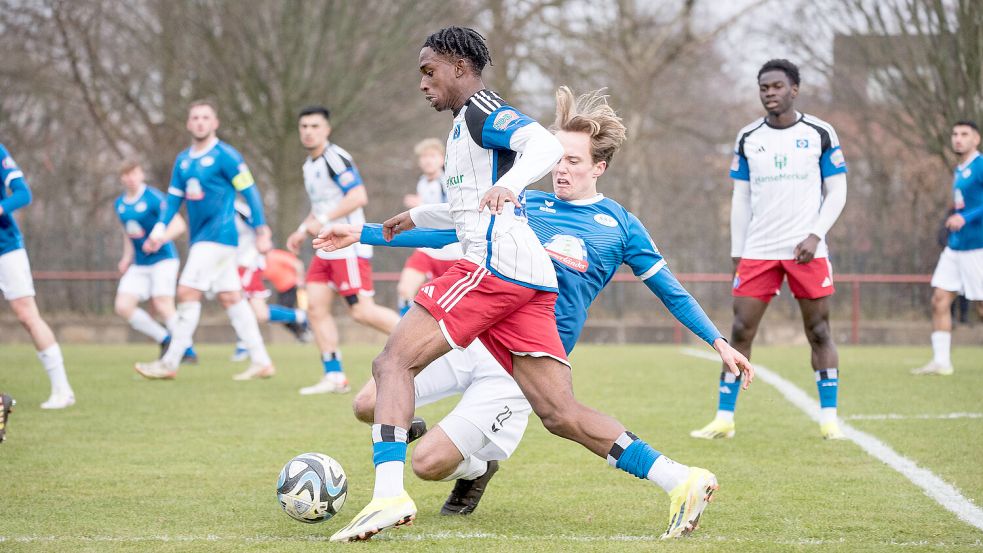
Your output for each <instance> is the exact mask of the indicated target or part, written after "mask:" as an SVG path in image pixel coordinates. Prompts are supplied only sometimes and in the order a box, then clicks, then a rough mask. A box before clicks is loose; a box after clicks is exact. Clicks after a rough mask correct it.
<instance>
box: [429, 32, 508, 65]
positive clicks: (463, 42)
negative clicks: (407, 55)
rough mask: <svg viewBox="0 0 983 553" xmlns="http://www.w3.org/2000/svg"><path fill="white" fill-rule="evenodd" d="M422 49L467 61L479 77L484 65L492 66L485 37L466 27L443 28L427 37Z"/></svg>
mask: <svg viewBox="0 0 983 553" xmlns="http://www.w3.org/2000/svg"><path fill="white" fill-rule="evenodd" d="M423 47H424V48H430V49H431V50H433V51H434V52H436V53H438V54H440V55H442V56H453V57H458V58H464V59H466V60H468V63H470V64H471V68H472V69H473V70H474V73H475V75H479V76H480V75H481V71H482V69H484V68H485V65H492V62H491V54H490V53H489V52H488V45H487V44H486V43H485V37H483V36H481V35H480V34H479V33H478V31H475V30H474V29H471V28H468V27H445V28H443V29H441V30H439V31H437V32H436V33H434V34H432V35H430V36H428V37H427V40H426V41H424V43H423Z"/></svg>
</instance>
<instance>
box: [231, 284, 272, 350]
mask: <svg viewBox="0 0 983 553" xmlns="http://www.w3.org/2000/svg"><path fill="white" fill-rule="evenodd" d="M225 312H226V313H228V314H229V321H231V322H232V328H234V329H235V331H236V334H237V335H238V336H239V339H240V340H242V343H243V344H244V345H245V346H246V350H248V351H249V358H250V359H251V360H252V362H253V363H256V364H257V365H264V366H265V365H272V364H273V361H272V360H271V359H270V354H268V353H266V345H265V344H264V343H263V335H262V334H260V332H259V323H257V322H256V314H255V313H253V310H252V308H251V307H249V303H248V302H247V301H246V300H240V301H239V303H237V304H235V305H233V306H231V307H229V308H228V309H226V310H225Z"/></svg>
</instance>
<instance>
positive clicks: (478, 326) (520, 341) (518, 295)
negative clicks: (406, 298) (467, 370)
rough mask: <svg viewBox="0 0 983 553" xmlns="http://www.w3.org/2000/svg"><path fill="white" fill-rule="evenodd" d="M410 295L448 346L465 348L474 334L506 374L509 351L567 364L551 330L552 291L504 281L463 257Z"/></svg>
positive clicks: (553, 328) (553, 318) (553, 320)
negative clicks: (434, 325) (432, 321)
mask: <svg viewBox="0 0 983 553" xmlns="http://www.w3.org/2000/svg"><path fill="white" fill-rule="evenodd" d="M415 301H416V303H418V304H420V306H421V307H423V308H424V309H426V310H427V311H429V312H430V314H431V315H433V318H434V319H437V323H438V324H439V325H440V329H441V331H443V333H444V337H445V338H446V339H447V342H448V343H449V344H450V345H451V346H453V347H455V348H458V349H461V348H465V347H467V346H468V345H469V344H471V342H473V341H474V339H475V338H478V339H480V340H481V343H482V344H484V345H485V347H487V348H488V351H489V352H490V353H491V354H492V356H493V357H494V358H495V360H496V361H498V362H499V364H501V365H502V367H504V368H505V370H506V371H508V372H509V374H512V355H513V354H515V355H529V356H533V357H546V356H548V357H552V358H554V359H556V360H558V361H560V362H562V363H563V364H565V365H569V363H568V362H567V354H566V352H565V351H564V350H563V343H562V342H560V334H559V333H558V332H557V330H556V313H555V311H554V309H555V304H556V293H555V292H546V291H543V290H535V289H533V288H527V287H525V286H519V285H518V284H512V283H511V282H506V281H504V280H502V279H500V278H498V277H496V276H495V275H493V274H492V273H491V271H489V270H488V269H486V268H484V267H478V266H477V265H475V264H474V263H471V262H470V261H465V260H463V259H462V260H460V261H458V262H457V263H455V264H454V266H453V267H451V268H450V269H449V270H448V271H447V272H446V273H444V274H443V276H440V277H438V278H436V279H434V280H433V281H432V282H429V283H427V284H425V285H424V286H423V287H422V288H420V291H419V292H418V293H417V295H416V298H415Z"/></svg>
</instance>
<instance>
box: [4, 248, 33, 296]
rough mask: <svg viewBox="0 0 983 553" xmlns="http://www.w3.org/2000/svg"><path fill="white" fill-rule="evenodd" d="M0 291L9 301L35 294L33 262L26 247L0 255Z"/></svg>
mask: <svg viewBox="0 0 983 553" xmlns="http://www.w3.org/2000/svg"><path fill="white" fill-rule="evenodd" d="M0 292H3V298H4V299H5V300H7V301H11V300H16V299H18V298H26V297H33V296H34V278H33V277H31V262H30V261H28V260H27V250H25V249H24V248H20V249H17V250H14V251H12V252H7V253H5V254H3V255H0Z"/></svg>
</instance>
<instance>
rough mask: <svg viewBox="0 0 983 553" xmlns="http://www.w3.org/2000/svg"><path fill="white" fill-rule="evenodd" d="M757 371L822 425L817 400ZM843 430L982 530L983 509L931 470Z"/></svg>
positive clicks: (699, 353) (698, 353) (695, 354)
mask: <svg viewBox="0 0 983 553" xmlns="http://www.w3.org/2000/svg"><path fill="white" fill-rule="evenodd" d="M682 353H683V354H685V355H689V356H692V357H699V358H701V359H706V360H708V361H716V362H717V363H719V362H720V358H719V357H717V356H716V355H714V354H711V353H708V352H705V351H701V350H696V349H690V348H684V349H683V350H682ZM754 371H755V372H754V374H755V376H756V377H758V378H760V379H761V380H763V381H765V382H766V383H768V384H770V385H771V386H773V387H774V388H775V389H777V390H778V392H779V393H780V394H782V395H783V396H784V397H785V399H787V400H788V401H789V403H791V404H792V405H795V406H796V407H798V408H799V409H800V410H801V411H802V412H803V413H805V414H806V415H807V416H808V417H809V418H810V419H812V420H814V421H816V422H817V423H818V422H819V403H818V402H817V401H816V400H814V399H812V398H811V397H810V396H809V395H807V394H806V393H805V392H803V391H802V390H801V389H800V388H799V387H798V386H796V385H795V384H792V383H791V382H789V381H788V380H785V379H784V378H782V377H781V376H780V375H779V374H778V373H775V372H773V371H771V370H769V369H768V368H766V367H762V366H761V365H754ZM840 427H841V428H842V430H843V434H844V435H846V437H847V439H849V440H850V441H852V442H853V443H855V444H857V445H859V446H860V448H861V449H863V450H864V451H866V452H867V453H868V454H870V455H871V456H873V457H875V458H877V459H878V460H880V461H881V462H883V463H884V464H886V465H887V466H889V467H891V468H893V469H894V470H896V471H898V472H899V473H901V474H902V475H903V476H904V477H905V478H907V479H908V480H910V481H911V482H912V483H913V484H915V485H916V486H918V487H919V488H921V489H922V491H924V492H925V494H926V495H928V496H929V497H931V498H932V499H934V500H935V501H937V502H938V503H939V504H940V505H942V506H943V507H945V508H946V509H948V510H949V511H951V512H952V513H953V514H955V515H956V516H957V517H959V519H960V520H962V521H964V522H966V523H967V524H971V525H973V526H975V527H976V528H978V529H979V530H983V509H980V508H979V507H977V506H976V505H974V504H973V503H972V502H971V501H970V500H969V499H966V497H965V496H963V495H962V494H961V493H959V490H957V489H956V488H955V487H954V486H953V485H951V484H949V483H948V482H946V481H945V480H942V479H941V478H939V477H938V476H936V475H935V473H933V472H932V471H930V470H928V469H924V468H922V467H919V466H918V465H917V464H915V462H914V461H912V460H911V459H909V458H907V457H905V456H903V455H901V454H900V453H898V452H897V451H894V450H893V449H891V447H890V446H888V445H887V444H885V443H884V442H882V441H880V440H879V439H877V438H875V437H874V436H872V435H870V434H867V433H866V432H861V431H860V430H857V429H856V428H853V427H852V426H850V425H849V424H846V423H845V422H843V421H842V420H841V421H840Z"/></svg>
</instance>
